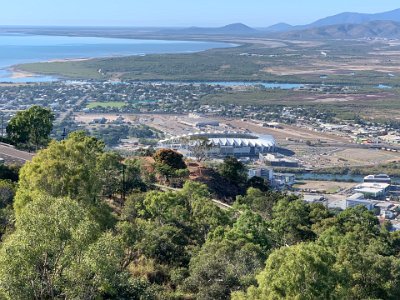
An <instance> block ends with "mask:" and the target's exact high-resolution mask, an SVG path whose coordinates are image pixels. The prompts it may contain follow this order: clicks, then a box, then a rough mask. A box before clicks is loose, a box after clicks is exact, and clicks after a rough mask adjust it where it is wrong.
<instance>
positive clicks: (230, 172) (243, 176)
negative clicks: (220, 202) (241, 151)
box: [218, 156, 247, 184]
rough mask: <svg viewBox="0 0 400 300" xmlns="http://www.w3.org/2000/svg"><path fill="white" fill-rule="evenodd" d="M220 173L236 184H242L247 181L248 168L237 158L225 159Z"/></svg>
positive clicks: (219, 169) (220, 167)
mask: <svg viewBox="0 0 400 300" xmlns="http://www.w3.org/2000/svg"><path fill="white" fill-rule="evenodd" d="M218 171H219V173H220V174H221V176H222V177H225V178H226V179H228V180H229V181H231V182H232V183H235V184H241V183H244V182H246V180H247V173H246V167H245V166H244V165H243V164H242V163H241V162H240V161H238V160H237V159H236V158H235V157H231V156H230V157H227V158H225V159H224V162H223V163H222V164H221V165H219V167H218Z"/></svg>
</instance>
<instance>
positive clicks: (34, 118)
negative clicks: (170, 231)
mask: <svg viewBox="0 0 400 300" xmlns="http://www.w3.org/2000/svg"><path fill="white" fill-rule="evenodd" d="M53 121H54V114H53V113H52V112H51V110H50V109H47V108H43V107H41V106H37V105H34V106H32V107H31V108H29V109H27V110H24V111H19V112H17V113H16V115H15V116H14V117H13V118H12V119H11V120H10V122H9V123H8V125H7V135H8V137H9V139H10V140H11V142H12V143H14V144H16V145H24V146H27V147H29V148H32V147H34V148H35V149H36V150H37V149H39V148H40V147H42V146H46V145H47V144H48V142H49V135H50V133H51V131H52V129H53Z"/></svg>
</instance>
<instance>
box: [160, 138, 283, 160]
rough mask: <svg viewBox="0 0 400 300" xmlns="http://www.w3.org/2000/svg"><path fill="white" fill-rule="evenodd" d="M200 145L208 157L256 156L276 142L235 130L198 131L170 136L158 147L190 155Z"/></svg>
mask: <svg viewBox="0 0 400 300" xmlns="http://www.w3.org/2000/svg"><path fill="white" fill-rule="evenodd" d="M200 145H203V146H204V150H205V151H206V152H207V156H208V157H212V158H224V157H226V156H234V157H237V158H244V157H249V158H258V157H259V155H260V154H263V153H271V152H274V151H275V147H276V142H275V139H274V138H273V137H272V136H271V135H262V136H258V135H254V134H248V133H236V132H200V133H191V134H187V135H181V136H176V137H172V138H169V139H166V140H162V141H160V142H159V144H158V147H159V148H168V149H174V150H177V151H179V152H181V153H182V154H184V155H185V156H188V157H191V156H194V155H193V151H194V150H195V149H198V148H199V146H200Z"/></svg>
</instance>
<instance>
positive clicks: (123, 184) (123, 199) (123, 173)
mask: <svg viewBox="0 0 400 300" xmlns="http://www.w3.org/2000/svg"><path fill="white" fill-rule="evenodd" d="M121 198H122V201H124V202H125V164H124V163H122V193H121Z"/></svg>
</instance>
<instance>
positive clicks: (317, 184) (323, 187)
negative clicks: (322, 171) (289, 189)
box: [294, 181, 355, 194]
mask: <svg viewBox="0 0 400 300" xmlns="http://www.w3.org/2000/svg"><path fill="white" fill-rule="evenodd" d="M354 186H355V183H352V182H334V181H301V182H298V183H296V185H295V186H294V188H296V189H300V190H302V191H316V192H317V193H326V194H335V193H339V192H342V191H345V190H348V189H350V188H352V187H354Z"/></svg>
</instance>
